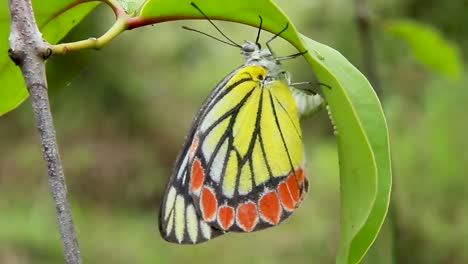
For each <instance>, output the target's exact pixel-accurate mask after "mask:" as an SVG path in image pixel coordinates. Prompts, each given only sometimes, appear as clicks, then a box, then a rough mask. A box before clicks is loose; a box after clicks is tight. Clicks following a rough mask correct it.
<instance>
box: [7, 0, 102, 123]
mask: <svg viewBox="0 0 468 264" xmlns="http://www.w3.org/2000/svg"><path fill="white" fill-rule="evenodd" d="M78 2H82V1H77V0H33V10H34V14H35V17H36V22H37V24H38V26H39V29H40V30H41V32H42V35H43V36H44V38H45V39H47V40H48V41H49V42H50V43H52V44H56V43H57V42H58V41H59V40H61V39H62V38H63V37H64V36H65V35H66V34H67V33H68V32H69V31H70V30H71V29H72V28H73V27H74V26H76V25H77V24H78V23H79V22H80V21H81V20H82V19H83V18H84V16H86V15H87V14H88V13H89V12H90V11H91V10H92V9H93V8H94V7H95V6H96V5H97V4H98V2H89V3H84V4H81V5H79V6H76V7H74V8H73V9H71V10H68V11H67V12H65V13H63V14H60V13H61V11H62V10H65V8H66V7H67V6H72V5H74V4H77V3H78ZM9 26H10V21H9V14H8V8H1V9H0V51H3V52H1V53H0V83H1V86H0V116H1V115H3V114H5V113H7V112H8V111H11V110H13V109H14V108H16V107H17V106H18V105H19V104H21V103H22V102H23V101H24V100H25V99H26V98H27V97H28V91H27V90H26V87H25V86H24V81H23V77H22V75H21V71H20V69H19V67H16V66H15V65H14V63H13V62H12V61H11V60H10V58H9V57H8V54H7V53H6V52H5V51H6V50H8V47H9V43H8V35H9V32H10V31H9V30H10V27H9Z"/></svg>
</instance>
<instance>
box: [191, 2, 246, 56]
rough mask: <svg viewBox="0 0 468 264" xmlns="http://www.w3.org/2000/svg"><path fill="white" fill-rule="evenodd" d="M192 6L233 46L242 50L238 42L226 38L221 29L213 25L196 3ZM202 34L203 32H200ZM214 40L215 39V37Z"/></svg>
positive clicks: (192, 3)
mask: <svg viewBox="0 0 468 264" xmlns="http://www.w3.org/2000/svg"><path fill="white" fill-rule="evenodd" d="M190 4H191V5H192V6H193V7H195V9H197V10H198V12H200V14H202V15H203V17H205V18H206V20H208V22H210V24H211V25H213V27H214V28H215V29H216V30H217V31H218V32H219V33H220V34H221V35H223V37H225V38H226V39H227V40H228V41H229V42H231V44H232V45H234V46H235V47H238V48H242V47H241V45H239V44H237V43H236V42H234V41H233V40H232V39H230V38H228V36H226V35H225V34H224V33H223V32H222V31H221V29H219V28H218V27H217V26H216V25H215V23H213V21H211V19H210V18H209V17H208V16H207V15H205V13H203V11H202V10H201V9H200V8H199V7H198V6H197V5H196V4H195V3H194V2H190ZM200 33H201V32H200ZM204 35H207V34H204ZM213 38H214V37H213Z"/></svg>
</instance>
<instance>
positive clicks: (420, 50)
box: [385, 19, 463, 80]
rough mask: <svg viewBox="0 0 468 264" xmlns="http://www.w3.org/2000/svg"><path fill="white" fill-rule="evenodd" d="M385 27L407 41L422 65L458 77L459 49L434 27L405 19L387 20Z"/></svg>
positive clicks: (459, 72)
mask: <svg viewBox="0 0 468 264" xmlns="http://www.w3.org/2000/svg"><path fill="white" fill-rule="evenodd" d="M385 29H386V31H387V32H389V33H391V34H393V35H395V36H397V37H399V38H401V39H403V40H405V41H406V42H408V44H409V45H410V47H411V51H412V52H413V53H414V55H415V57H416V58H417V59H418V60H419V61H420V62H421V63H422V64H423V65H425V66H426V67H428V68H430V69H432V70H435V71H437V72H439V73H441V74H444V75H446V76H448V77H450V78H452V79H454V80H458V79H460V76H461V73H462V67H463V63H462V58H461V55H460V50H459V48H458V47H457V45H456V44H455V43H453V42H451V41H450V40H448V39H446V38H444V36H442V35H441V34H440V32H438V31H437V30H436V29H435V28H433V27H431V26H429V25H427V24H422V23H418V22H416V21H412V20H407V19H405V20H391V21H387V22H386V23H385Z"/></svg>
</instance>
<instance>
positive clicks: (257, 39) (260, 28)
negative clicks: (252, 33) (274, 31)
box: [255, 15, 263, 48]
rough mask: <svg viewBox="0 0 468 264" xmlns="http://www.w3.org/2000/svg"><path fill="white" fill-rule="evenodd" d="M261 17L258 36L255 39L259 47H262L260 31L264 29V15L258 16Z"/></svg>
mask: <svg viewBox="0 0 468 264" xmlns="http://www.w3.org/2000/svg"><path fill="white" fill-rule="evenodd" d="M258 18H260V26H259V27H258V33H257V38H256V39H255V43H256V44H257V45H258V47H259V48H261V46H260V43H258V41H259V40H260V32H261V31H262V24H263V19H262V16H260V15H259V16H258Z"/></svg>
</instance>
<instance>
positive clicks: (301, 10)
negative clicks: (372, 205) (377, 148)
mask: <svg viewBox="0 0 468 264" xmlns="http://www.w3.org/2000/svg"><path fill="white" fill-rule="evenodd" d="M277 3H278V5H279V6H280V7H281V8H282V9H283V10H284V11H285V12H286V14H287V15H288V16H289V17H290V18H291V20H292V21H293V22H294V23H295V24H296V26H297V27H298V29H299V31H301V32H302V33H304V34H305V35H307V36H308V37H311V38H313V39H315V40H317V41H319V42H322V43H325V44H327V45H330V46H331V47H333V48H335V49H337V50H339V51H340V52H341V53H343V54H344V55H345V57H347V58H348V59H349V60H350V61H351V62H352V63H353V64H354V65H356V66H357V67H358V68H360V69H362V65H363V63H362V62H363V57H365V56H366V52H367V51H366V50H365V49H363V45H362V43H360V42H359V36H358V32H357V23H356V21H355V18H354V8H355V6H354V5H355V3H354V2H353V1H345V0H332V1H310V0H300V1H299V0H298V1H295V3H294V4H291V3H290V2H288V1H286V0H281V1H279V0H278V1H277ZM368 4H369V8H370V10H371V11H372V14H374V15H376V16H378V17H379V18H380V19H385V18H409V19H413V20H415V21H419V22H421V23H425V24H427V25H429V26H432V27H434V28H437V29H438V30H439V31H440V34H442V35H443V36H444V37H445V38H447V39H449V40H451V41H453V42H454V43H456V44H457V45H459V47H460V49H461V50H467V49H468V27H467V26H466V25H468V16H467V15H466V14H467V13H468V2H467V1H466V0H454V1H436V0H425V1H423V0H391V1H384V0H378V1H377V0H375V1H369V3H368ZM112 21H113V14H112V12H111V11H110V10H108V9H107V8H105V7H104V6H100V7H98V8H97V9H96V10H95V11H93V12H92V13H91V14H90V15H89V16H87V18H86V19H85V20H84V21H83V22H82V23H81V24H80V25H79V26H78V27H76V28H75V29H74V30H73V31H72V32H71V33H70V34H69V35H68V36H67V38H66V39H65V40H64V41H74V40H79V39H84V38H87V37H89V36H99V35H101V34H102V33H103V32H104V31H105V30H106V29H107V28H108V27H109V26H110V25H111V24H112ZM216 24H217V25H219V26H220V27H221V28H222V29H223V31H224V32H225V33H226V34H227V35H228V36H230V37H232V38H233V39H234V40H236V41H237V42H241V41H242V40H244V39H254V38H255V35H256V29H255V28H251V27H247V26H242V25H236V24H232V23H223V22H216ZM182 25H186V26H190V27H194V28H197V29H200V30H202V31H204V32H209V33H213V34H216V33H215V32H214V30H213V28H212V27H211V26H210V25H209V23H208V22H206V21H178V22H170V23H162V24H156V25H154V26H148V27H145V28H141V29H136V30H132V31H129V32H125V33H124V34H123V35H121V36H119V37H118V38H117V39H116V40H114V41H112V42H111V43H110V44H109V45H107V46H106V47H104V49H102V50H100V51H82V52H78V53H74V54H70V55H67V56H56V57H54V58H53V59H51V60H50V61H49V62H48V65H47V67H48V70H49V72H48V74H49V75H48V80H49V87H50V95H51V105H52V110H53V114H54V119H55V124H56V129H57V136H58V140H59V144H60V150H61V153H62V156H61V157H62V161H63V164H64V170H65V174H66V178H67V184H68V192H69V196H70V199H71V200H72V210H73V214H74V220H75V224H76V227H77V232H78V238H79V242H80V246H81V252H82V257H83V261H84V263H188V262H191V263H198V262H200V263H202V262H203V263H220V262H222V263H223V264H230V263H285V262H290V263H333V262H334V256H335V253H336V251H337V248H338V238H339V171H338V159H337V150H336V144H335V138H334V136H333V128H332V125H331V124H330V121H329V120H328V117H327V115H326V113H325V111H322V112H321V113H319V114H317V115H315V116H313V117H311V118H309V119H307V120H304V121H303V123H302V128H303V130H304V138H305V148H306V152H307V157H308V174H309V177H310V181H311V184H310V192H309V195H308V197H307V199H306V200H305V201H304V203H302V206H301V208H300V209H298V210H297V211H296V213H295V214H294V215H293V216H292V217H291V218H290V219H289V220H288V221H286V222H285V223H283V224H281V225H280V226H278V227H275V228H271V229H267V230H265V231H261V232H257V233H252V234H248V235H245V234H228V235H225V236H223V237H221V238H218V239H214V240H213V241H210V242H208V243H204V244H201V245H197V246H178V245H173V244H169V243H166V242H165V241H163V239H162V238H161V237H160V236H159V232H158V229H157V222H156V216H157V210H158V209H159V203H160V201H161V197H162V195H163V194H162V192H163V189H164V186H165V183H166V180H167V178H168V177H169V175H170V173H171V170H172V165H173V163H174V160H175V157H176V155H177V153H178V151H179V149H180V148H181V145H182V143H183V140H184V137H185V134H186V133H187V130H188V128H189V125H190V123H191V120H192V118H193V116H194V114H195V112H196V111H197V109H198V108H199V107H200V105H201V103H202V102H203V100H204V98H205V97H206V95H207V94H208V93H209V91H210V90H211V89H212V88H213V87H214V86H215V85H216V84H217V83H218V82H219V81H220V80H221V79H222V78H223V77H224V76H225V75H226V74H227V73H229V72H230V71H231V70H232V69H234V68H235V67H237V66H238V65H240V64H241V63H242V60H241V56H240V55H239V50H238V49H236V48H232V47H229V46H227V45H224V44H222V43H219V42H216V41H214V40H212V39H209V38H207V37H204V36H202V35H200V34H195V33H193V32H188V31H184V30H183V29H181V28H180V27H181V26H182ZM269 36H271V35H270V34H268V33H264V34H262V38H263V39H268V37H269ZM372 38H373V40H374V47H375V51H376V58H375V59H376V65H374V66H375V67H374V68H375V69H376V71H377V73H378V78H379V80H380V81H379V84H380V86H379V88H380V89H381V90H382V93H381V101H382V104H383V106H384V111H385V113H386V116H387V122H388V126H389V130H390V140H391V148H392V158H393V175H394V183H395V185H394V190H393V193H392V207H391V213H390V215H389V218H387V222H386V224H385V226H384V230H383V232H382V233H381V235H380V236H379V238H378V239H377V243H376V244H375V246H374V247H373V248H372V249H371V251H370V253H369V255H368V256H367V257H366V258H365V260H364V262H365V263H428V264H432V263H434V264H436V263H437V264H457V263H468V251H466V249H468V177H466V176H468V173H467V171H466V168H467V164H468V140H467V139H466V135H467V130H468V122H467V117H466V113H467V112H468V106H467V102H468V90H467V89H466V88H467V87H466V85H465V83H466V82H467V81H468V78H467V77H466V74H465V72H463V73H462V76H461V79H459V80H453V79H450V78H448V77H446V76H445V75H443V74H441V73H439V72H437V71H433V70H429V69H427V68H425V67H424V65H422V64H421V63H419V62H418V61H417V60H416V59H415V56H413V55H412V52H411V51H410V48H409V46H408V45H407V44H406V43H404V42H402V41H401V39H398V38H396V37H395V36H392V35H390V34H388V33H387V32H385V31H384V30H383V29H382V28H380V27H373V28H372ZM273 46H274V48H275V51H276V52H277V54H282V55H287V54H291V53H294V52H295V51H294V49H293V48H292V47H290V46H289V45H288V44H287V43H286V42H284V41H282V40H278V41H275V42H274V44H273ZM433 53H434V55H435V56H436V55H437V50H434V51H433ZM460 56H463V57H461V59H463V60H465V61H466V54H460ZM284 67H285V68H287V69H288V70H290V71H291V73H292V74H293V80H294V81H309V80H313V75H312V73H311V72H310V68H309V67H308V66H307V64H306V62H305V61H304V60H303V59H297V60H293V61H287V62H285V63H284ZM317 89H318V88H317ZM0 149H1V154H2V156H1V157H2V158H1V159H0V263H12V264H20V263H21V264H22V263H63V257H62V249H61V244H60V241H59V235H58V231H57V228H56V220H55V211H54V210H55V208H54V205H53V203H52V200H51V198H50V195H49V188H48V185H47V176H46V172H45V167H44V164H43V161H42V155H41V150H40V146H39V140H38V135H37V133H36V129H35V127H34V119H33V116H32V110H31V106H30V102H29V101H26V102H25V103H24V104H22V105H21V106H20V107H19V108H18V109H16V110H14V111H13V112H11V113H8V114H6V115H5V116H3V117H1V119H0Z"/></svg>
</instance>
